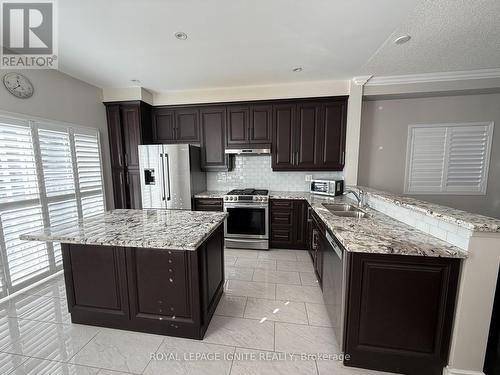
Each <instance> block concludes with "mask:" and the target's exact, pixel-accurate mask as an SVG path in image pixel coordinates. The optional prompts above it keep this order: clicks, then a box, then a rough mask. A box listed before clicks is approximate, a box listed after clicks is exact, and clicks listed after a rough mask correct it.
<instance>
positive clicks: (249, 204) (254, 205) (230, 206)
mask: <svg viewBox="0 0 500 375" xmlns="http://www.w3.org/2000/svg"><path fill="white" fill-rule="evenodd" d="M226 207H227V208H269V205H268V204H255V203H243V204H241V203H236V204H235V203H224V208H226Z"/></svg>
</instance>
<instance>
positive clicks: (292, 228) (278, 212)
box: [270, 199, 308, 249]
mask: <svg viewBox="0 0 500 375" xmlns="http://www.w3.org/2000/svg"><path fill="white" fill-rule="evenodd" d="M306 207H307V202H306V201H304V200H298V199H297V200H292V199H271V200H270V212H271V213H270V226H271V228H270V229H271V230H270V232H271V234H270V246H271V247H272V248H278V249H279V248H281V249H307V245H308V244H307V208H306Z"/></svg>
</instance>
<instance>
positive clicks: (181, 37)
mask: <svg viewBox="0 0 500 375" xmlns="http://www.w3.org/2000/svg"><path fill="white" fill-rule="evenodd" d="M174 35H175V37H176V38H177V39H179V40H186V39H187V38H188V36H187V34H186V33H184V32H182V31H177V32H176V33H175V34H174Z"/></svg>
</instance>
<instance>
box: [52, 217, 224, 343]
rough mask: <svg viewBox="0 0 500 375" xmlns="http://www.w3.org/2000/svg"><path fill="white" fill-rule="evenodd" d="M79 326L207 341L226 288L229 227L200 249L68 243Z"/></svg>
mask: <svg viewBox="0 0 500 375" xmlns="http://www.w3.org/2000/svg"><path fill="white" fill-rule="evenodd" d="M62 253H63V263H64V278H65V283H66V291H67V297H68V309H69V312H70V313H71V321H72V322H73V323H80V324H89V325H96V326H103V327H110V328H118V329H124V330H131V331H140V332H150V333H155V334H161V335H168V336H179V337H185V338H193V339H202V338H203V336H204V334H205V331H206V329H207V327H208V324H209V323H210V319H211V317H212V315H213V314H214V312H215V309H216V307H217V304H218V302H219V299H220V297H221V296H222V292H223V286H224V231H223V225H220V226H219V228H218V229H217V230H216V231H215V232H214V233H212V235H211V236H210V237H209V238H208V239H206V240H205V242H203V244H201V245H200V246H199V247H198V249H197V250H193V251H191V250H186V251H182V250H169V249H146V248H131V247H116V246H95V245H77V244H62Z"/></svg>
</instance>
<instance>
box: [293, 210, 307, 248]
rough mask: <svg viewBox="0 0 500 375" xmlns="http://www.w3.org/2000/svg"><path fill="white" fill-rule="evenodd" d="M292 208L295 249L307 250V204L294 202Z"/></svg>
mask: <svg viewBox="0 0 500 375" xmlns="http://www.w3.org/2000/svg"><path fill="white" fill-rule="evenodd" d="M293 206H294V223H293V233H294V242H295V246H294V247H295V248H297V249H307V202H306V201H303V200H296V201H294V202H293Z"/></svg>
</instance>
